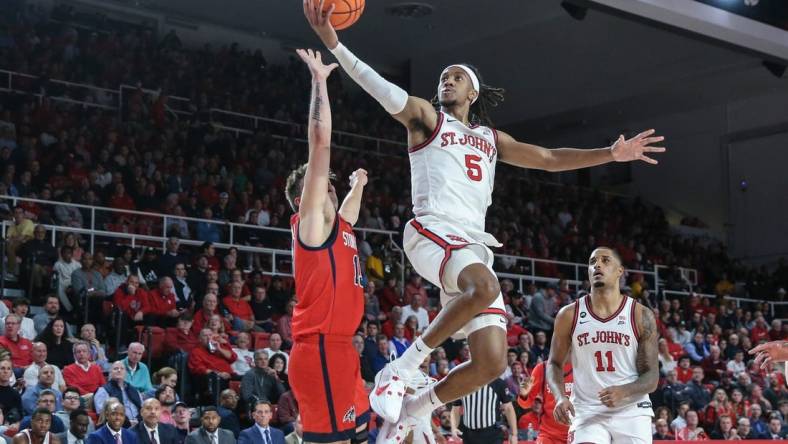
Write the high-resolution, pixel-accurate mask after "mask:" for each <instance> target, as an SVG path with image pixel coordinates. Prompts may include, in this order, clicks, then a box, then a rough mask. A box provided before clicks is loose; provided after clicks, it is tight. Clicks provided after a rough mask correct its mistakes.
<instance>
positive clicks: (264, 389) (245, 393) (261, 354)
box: [241, 350, 285, 405]
mask: <svg viewBox="0 0 788 444" xmlns="http://www.w3.org/2000/svg"><path fill="white" fill-rule="evenodd" d="M254 364H255V366H254V368H253V369H251V370H249V371H248V372H247V373H246V374H245V375H244V376H243V378H241V399H242V400H243V401H244V402H245V403H246V404H247V405H254V403H255V401H256V400H266V401H269V402H272V403H275V402H277V401H278V400H279V397H280V396H281V395H282V393H284V392H285V388H284V386H283V385H282V382H281V381H279V378H278V377H277V375H276V371H275V370H274V369H272V368H271V367H269V366H268V353H267V352H265V351H263V350H257V351H256V352H255V353H254Z"/></svg>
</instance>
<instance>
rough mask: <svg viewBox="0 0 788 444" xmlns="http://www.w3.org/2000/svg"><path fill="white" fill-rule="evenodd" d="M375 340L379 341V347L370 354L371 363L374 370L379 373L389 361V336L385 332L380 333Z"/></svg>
mask: <svg viewBox="0 0 788 444" xmlns="http://www.w3.org/2000/svg"><path fill="white" fill-rule="evenodd" d="M375 342H376V343H377V348H376V349H375V351H373V352H372V354H371V355H370V356H369V365H370V367H371V368H372V372H373V373H374V374H378V372H379V371H381V370H383V367H385V366H386V364H388V363H389V356H390V355H389V338H387V337H386V335H384V334H379V335H378V336H377V337H376V338H375Z"/></svg>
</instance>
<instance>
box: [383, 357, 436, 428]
mask: <svg viewBox="0 0 788 444" xmlns="http://www.w3.org/2000/svg"><path fill="white" fill-rule="evenodd" d="M429 383H430V378H429V377H428V376H426V375H425V374H424V373H422V372H421V371H420V370H415V371H413V372H408V371H405V370H401V369H398V368H397V367H396V365H394V362H389V363H388V364H386V366H385V367H383V370H381V371H379V372H378V374H377V375H375V386H374V387H373V388H372V391H371V392H369V404H370V407H372V410H374V411H375V413H377V414H378V415H380V417H381V418H383V420H384V421H385V422H390V423H395V422H397V421H398V420H399V418H400V413H401V412H402V404H403V402H404V397H405V395H406V394H407V393H408V389H413V390H416V389H419V388H422V387H424V386H426V385H427V384H429Z"/></svg>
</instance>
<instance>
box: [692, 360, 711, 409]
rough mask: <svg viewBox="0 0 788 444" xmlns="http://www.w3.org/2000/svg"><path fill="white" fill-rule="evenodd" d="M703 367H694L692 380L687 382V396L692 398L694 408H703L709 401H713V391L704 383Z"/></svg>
mask: <svg viewBox="0 0 788 444" xmlns="http://www.w3.org/2000/svg"><path fill="white" fill-rule="evenodd" d="M703 376H704V375H703V369H702V368H700V367H693V369H692V380H691V381H690V382H689V383H688V384H687V397H688V398H689V400H690V407H691V408H692V409H693V410H696V411H700V410H703V409H704V408H705V407H706V405H708V403H709V401H711V393H709V390H708V389H707V388H706V387H705V386H704V385H703Z"/></svg>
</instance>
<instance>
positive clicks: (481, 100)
mask: <svg viewBox="0 0 788 444" xmlns="http://www.w3.org/2000/svg"><path fill="white" fill-rule="evenodd" d="M460 65H464V66H467V67H468V68H470V69H471V71H473V73H474V74H476V78H478V79H479V97H478V98H477V99H476V101H475V102H473V104H472V105H471V108H470V110H469V111H468V113H469V116H468V121H469V123H470V124H472V125H484V126H490V127H491V126H493V123H492V119H490V110H491V109H492V108H495V107H496V106H498V105H499V104H501V103H502V102H503V100H504V97H503V95H504V93H505V92H506V90H505V89H503V88H496V87H494V86H490V85H486V84H485V83H484V81H483V80H482V75H481V74H480V73H479V69H478V68H476V67H475V66H473V65H471V64H470V63H460ZM431 102H432V106H434V107H435V109H440V101H439V98H438V94H435V96H434V97H433V98H432V101H431Z"/></svg>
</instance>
